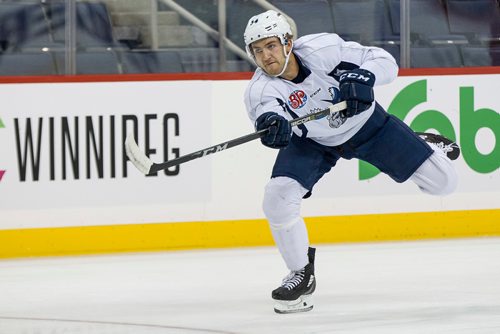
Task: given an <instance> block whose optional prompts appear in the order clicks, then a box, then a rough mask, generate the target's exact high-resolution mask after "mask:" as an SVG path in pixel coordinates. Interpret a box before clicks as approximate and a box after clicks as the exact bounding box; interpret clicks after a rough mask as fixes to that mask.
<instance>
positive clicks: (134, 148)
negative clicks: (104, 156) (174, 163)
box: [125, 133, 153, 175]
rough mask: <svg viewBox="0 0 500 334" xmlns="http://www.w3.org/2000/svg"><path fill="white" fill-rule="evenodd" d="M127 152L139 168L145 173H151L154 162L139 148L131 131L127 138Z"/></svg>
mask: <svg viewBox="0 0 500 334" xmlns="http://www.w3.org/2000/svg"><path fill="white" fill-rule="evenodd" d="M125 152H126V153H127V157H128V158H129V159H130V161H132V163H133V164H134V166H135V167H136V168H137V169H138V170H140V171H141V172H142V173H143V174H145V175H148V174H149V171H150V170H151V166H152V165H153V162H152V161H151V159H149V158H148V157H147V156H146V155H145V154H144V153H143V152H142V151H141V150H140V149H139V146H138V145H137V143H136V142H135V140H134V136H133V135H132V134H131V133H129V134H128V135H127V138H126V139H125Z"/></svg>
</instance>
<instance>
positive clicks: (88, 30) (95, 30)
mask: <svg viewBox="0 0 500 334" xmlns="http://www.w3.org/2000/svg"><path fill="white" fill-rule="evenodd" d="M65 10H66V4H64V3H59V2H57V3H49V4H48V11H47V12H48V15H49V17H50V19H51V25H52V31H53V35H54V40H55V41H56V42H59V43H64V41H65V23H66V19H65ZM76 45H77V47H79V48H84V49H92V48H97V49H98V48H109V47H116V46H117V44H116V42H115V40H114V38H113V29H112V26H111V19H110V16H109V12H108V10H107V7H106V5H105V4H103V3H100V2H77V3H76Z"/></svg>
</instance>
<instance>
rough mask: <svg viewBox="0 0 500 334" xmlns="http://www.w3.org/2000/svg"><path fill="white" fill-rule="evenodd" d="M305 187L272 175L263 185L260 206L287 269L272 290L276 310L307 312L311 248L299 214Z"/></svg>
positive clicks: (312, 279)
mask: <svg viewBox="0 0 500 334" xmlns="http://www.w3.org/2000/svg"><path fill="white" fill-rule="evenodd" d="M306 193H307V189H305V188H304V187H302V186H301V185H300V184H299V183H298V182H297V181H295V180H293V179H291V178H289V177H275V178H272V179H271V180H270V181H269V183H268V184H267V186H266V191H265V195H264V202H263V209H264V213H265V215H266V217H267V219H268V220H269V225H270V227H271V232H272V235H273V238H274V241H275V242H276V245H277V246H278V249H279V251H280V253H281V255H282V256H283V259H284V260H285V263H286V265H287V267H288V269H290V274H289V275H288V276H287V277H285V278H284V279H283V282H282V284H281V286H280V287H278V288H277V289H275V290H274V291H273V292H272V298H273V299H274V300H275V301H276V304H275V308H274V310H275V311H276V312H278V313H293V312H304V311H309V310H311V309H312V307H313V303H312V299H311V294H312V293H313V292H314V289H315V287H316V280H315V277H314V249H313V248H309V238H308V234H307V229H306V226H305V223H304V220H303V219H302V217H301V216H300V205H301V202H302V197H303V196H304V195H305V194H306Z"/></svg>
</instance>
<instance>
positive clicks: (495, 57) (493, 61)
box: [462, 46, 500, 66]
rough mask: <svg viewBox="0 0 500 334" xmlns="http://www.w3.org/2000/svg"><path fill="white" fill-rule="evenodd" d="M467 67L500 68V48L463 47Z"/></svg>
mask: <svg viewBox="0 0 500 334" xmlns="http://www.w3.org/2000/svg"><path fill="white" fill-rule="evenodd" d="M462 56H463V59H464V65H465V66H500V47H491V48H490V47H484V46H477V47H473V46H467V47H465V46H464V47H462Z"/></svg>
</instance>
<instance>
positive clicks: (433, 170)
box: [411, 144, 458, 195]
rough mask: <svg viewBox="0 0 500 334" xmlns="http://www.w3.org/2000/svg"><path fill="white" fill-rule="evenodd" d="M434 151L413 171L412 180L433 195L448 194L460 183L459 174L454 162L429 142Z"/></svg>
mask: <svg viewBox="0 0 500 334" xmlns="http://www.w3.org/2000/svg"><path fill="white" fill-rule="evenodd" d="M429 145H430V146H431V147H432V148H433V149H434V153H433V154H432V155H431V156H430V157H429V158H428V159H427V160H425V161H424V163H423V164H422V165H421V166H420V167H419V168H418V169H417V170H416V171H415V173H413V175H412V176H411V180H412V181H413V182H415V183H416V184H417V185H418V187H419V188H420V190H422V191H423V192H424V193H427V194H431V195H448V194H450V193H452V192H453V191H454V190H455V189H456V187H457V184H458V176H457V172H456V171H455V168H454V167H453V165H452V162H451V160H450V159H448V157H447V156H446V154H444V153H443V151H442V150H441V149H439V148H438V147H437V146H435V145H434V144H429Z"/></svg>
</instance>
